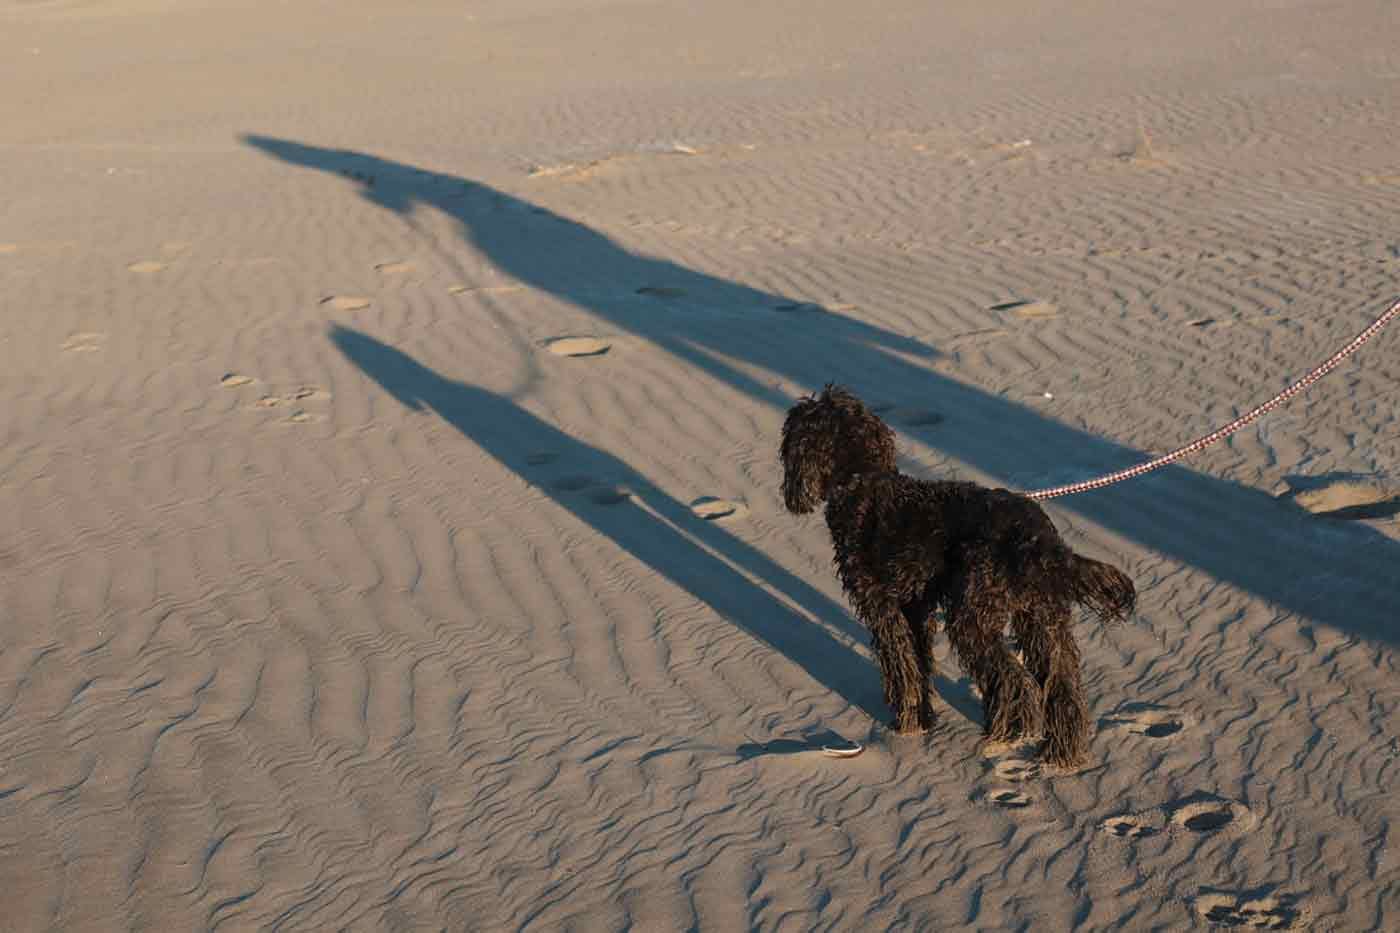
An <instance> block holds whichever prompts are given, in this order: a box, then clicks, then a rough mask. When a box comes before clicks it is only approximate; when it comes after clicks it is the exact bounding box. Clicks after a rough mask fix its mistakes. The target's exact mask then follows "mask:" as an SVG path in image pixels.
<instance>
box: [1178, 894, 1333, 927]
mask: <svg viewBox="0 0 1400 933" xmlns="http://www.w3.org/2000/svg"><path fill="white" fill-rule="evenodd" d="M1194 906H1195V908H1196V913H1197V914H1199V915H1200V917H1201V919H1203V920H1205V921H1206V922H1207V923H1212V924H1215V925H1217V926H1223V927H1249V928H1253V929H1256V930H1300V929H1302V928H1303V927H1306V926H1307V925H1308V918H1307V911H1306V910H1305V909H1304V908H1303V907H1302V906H1300V905H1299V903H1298V899H1297V898H1295V897H1293V896H1291V895H1288V894H1280V895H1277V896H1274V895H1270V894H1250V893H1242V892H1235V891H1220V890H1214V889H1211V888H1207V889H1205V890H1204V891H1202V893H1201V894H1200V896H1198V897H1197V898H1196V902H1195V904H1194Z"/></svg>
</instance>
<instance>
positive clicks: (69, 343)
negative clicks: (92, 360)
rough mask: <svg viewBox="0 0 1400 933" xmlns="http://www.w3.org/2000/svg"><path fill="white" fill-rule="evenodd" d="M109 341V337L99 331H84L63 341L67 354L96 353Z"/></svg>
mask: <svg viewBox="0 0 1400 933" xmlns="http://www.w3.org/2000/svg"><path fill="white" fill-rule="evenodd" d="M106 341H107V335H106V334H103V333H99V332H97V331H84V332H82V333H78V334H73V335H72V336H70V337H69V338H68V339H67V340H65V341H63V350H64V352H66V353H96V352H97V351H98V350H101V349H102V347H103V345H104V344H105V343H106Z"/></svg>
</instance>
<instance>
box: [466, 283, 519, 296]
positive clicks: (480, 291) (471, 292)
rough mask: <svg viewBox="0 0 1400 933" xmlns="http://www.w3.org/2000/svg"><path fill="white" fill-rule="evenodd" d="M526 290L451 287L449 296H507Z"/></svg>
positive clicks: (486, 286) (500, 286)
mask: <svg viewBox="0 0 1400 933" xmlns="http://www.w3.org/2000/svg"><path fill="white" fill-rule="evenodd" d="M524 290H525V286H524V285H449V286H447V293H448V294H449V295H474V294H480V295H506V294H509V293H510V292H521V291H524Z"/></svg>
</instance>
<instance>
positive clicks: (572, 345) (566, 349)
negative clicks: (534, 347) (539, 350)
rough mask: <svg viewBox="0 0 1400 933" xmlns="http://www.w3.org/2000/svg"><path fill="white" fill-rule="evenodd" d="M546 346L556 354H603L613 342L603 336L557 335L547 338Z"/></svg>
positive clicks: (610, 347)
mask: <svg viewBox="0 0 1400 933" xmlns="http://www.w3.org/2000/svg"><path fill="white" fill-rule="evenodd" d="M544 348H545V349H546V350H548V351H549V352H550V353H553V354H554V355H555V356H602V355H603V354H604V353H607V352H608V351H609V350H611V349H612V343H611V342H609V341H607V340H604V339H602V338H601V337H555V338H553V339H551V340H546V341H545V342H544Z"/></svg>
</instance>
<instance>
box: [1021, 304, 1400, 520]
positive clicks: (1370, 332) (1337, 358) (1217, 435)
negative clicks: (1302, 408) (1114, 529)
mask: <svg viewBox="0 0 1400 933" xmlns="http://www.w3.org/2000/svg"><path fill="white" fill-rule="evenodd" d="M1396 315H1400V299H1397V300H1396V301H1395V302H1394V303H1392V304H1391V306H1390V307H1389V308H1387V309H1386V310H1385V313H1384V314H1382V315H1381V316H1380V317H1378V318H1376V319H1375V320H1374V321H1372V322H1371V326H1369V327H1367V328H1366V329H1365V330H1363V331H1362V332H1361V333H1359V334H1357V335H1356V336H1355V337H1354V338H1352V340H1351V342H1350V343H1348V344H1347V345H1346V346H1344V347H1342V348H1341V349H1340V350H1338V351H1337V352H1336V353H1334V354H1332V355H1331V356H1330V357H1328V358H1327V359H1326V360H1325V361H1324V362H1323V363H1322V364H1321V365H1319V366H1318V367H1317V368H1316V369H1314V370H1313V371H1312V372H1310V373H1308V374H1307V375H1306V376H1304V377H1303V378H1302V379H1299V380H1298V381H1297V382H1295V383H1293V384H1292V385H1291V386H1289V387H1288V388H1286V389H1284V390H1283V391H1282V392H1280V393H1279V394H1278V395H1275V396H1274V397H1273V398H1271V399H1269V400H1268V401H1267V402H1265V403H1264V404H1262V405H1260V406H1259V407H1258V408H1256V409H1254V410H1253V411H1250V412H1248V413H1246V414H1243V415H1241V416H1240V417H1238V418H1236V419H1235V420H1234V421H1231V422H1230V423H1229V424H1227V425H1225V426H1224V427H1222V428H1219V429H1217V430H1215V431H1212V432H1211V433H1209V434H1207V435H1206V436H1205V437H1201V438H1198V439H1196V440H1194V441H1192V442H1191V443H1189V444H1187V445H1186V446H1185V447H1178V448H1177V449H1176V450H1173V451H1172V452H1171V453H1169V454H1164V455H1163V456H1161V457H1158V458H1157V459H1155V460H1148V461H1147V462H1146V463H1139V464H1138V465H1137V466H1134V467H1128V468H1127V469H1126V470H1119V471H1118V472H1117V473H1109V474H1107V475H1105V476H1100V477H1097V478H1096V479H1086V480H1082V481H1081V482H1078V483H1069V484H1067V485H1064V486H1052V487H1050V488H1049V489H1037V490H1035V491H1034V492H1027V493H1023V495H1025V496H1026V498H1028V499H1054V498H1056V497H1058V496H1070V495H1073V494H1075V493H1077V492H1087V491H1089V490H1090V489H1102V488H1103V487H1105V486H1111V485H1113V484H1114V483H1121V482H1122V481H1123V480H1125V479H1132V478H1133V477H1135V476H1141V475H1142V474H1144V473H1150V472H1152V471H1153V470H1155V469H1157V468H1158V467H1163V466H1166V465H1167V464H1168V463H1171V462H1172V461H1174V460H1180V459H1181V458H1182V457H1185V456H1186V455H1187V454H1193V453H1195V452H1196V451H1198V450H1201V449H1202V448H1205V447H1209V446H1210V445H1211V444H1214V443H1215V442H1216V441H1218V440H1220V439H1221V438H1222V437H1229V436H1230V435H1231V434H1234V433H1235V432H1236V431H1238V430H1239V429H1240V428H1242V427H1244V426H1245V425H1247V424H1249V423H1250V422H1251V421H1253V420H1255V419H1256V418H1258V417H1260V416H1261V415H1265V414H1268V413H1269V412H1271V411H1273V410H1274V409H1275V408H1277V407H1278V406H1280V405H1282V404H1283V403H1284V402H1286V401H1288V400H1289V399H1291V398H1292V397H1293V396H1295V395H1297V394H1298V393H1299V392H1302V391H1303V390H1304V389H1306V388H1307V387H1308V386H1310V385H1312V384H1313V383H1314V382H1316V381H1317V380H1319V379H1321V378H1322V377H1323V376H1325V375H1327V374H1328V373H1329V372H1331V371H1332V369H1333V368H1334V367H1336V365H1337V364H1338V363H1340V362H1341V361H1342V360H1344V359H1346V358H1347V357H1348V356H1351V355H1352V354H1353V353H1355V352H1356V351H1357V350H1358V349H1359V348H1360V347H1361V345H1362V344H1363V343H1365V342H1366V341H1368V340H1370V339H1371V338H1372V337H1374V336H1375V335H1376V333H1377V332H1379V331H1380V329H1381V328H1382V327H1384V326H1385V325H1387V324H1389V323H1390V321H1391V319H1392V318H1394V317H1395V316H1396Z"/></svg>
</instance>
